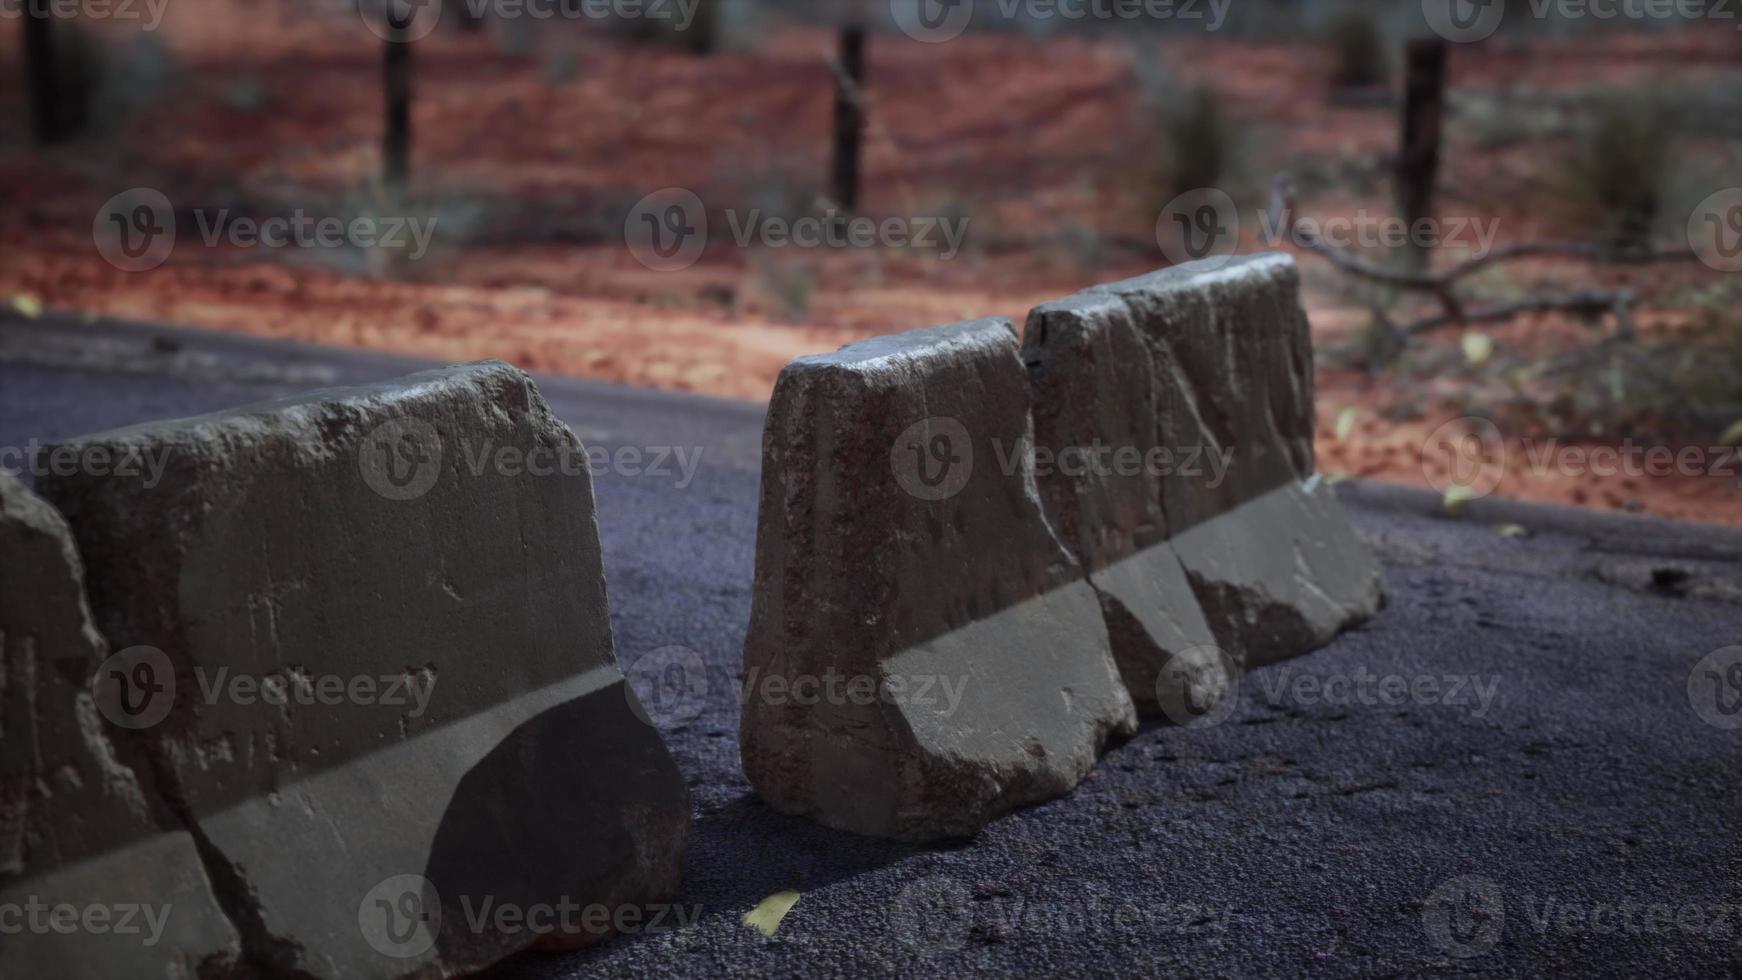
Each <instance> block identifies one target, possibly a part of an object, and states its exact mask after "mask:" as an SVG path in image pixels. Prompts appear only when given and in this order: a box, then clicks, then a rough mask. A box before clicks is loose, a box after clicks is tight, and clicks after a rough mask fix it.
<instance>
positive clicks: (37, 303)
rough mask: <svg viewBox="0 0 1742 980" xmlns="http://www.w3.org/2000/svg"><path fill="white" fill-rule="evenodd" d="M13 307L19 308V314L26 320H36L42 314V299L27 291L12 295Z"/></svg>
mask: <svg viewBox="0 0 1742 980" xmlns="http://www.w3.org/2000/svg"><path fill="white" fill-rule="evenodd" d="M12 308H13V309H15V310H17V311H18V315H19V316H22V317H24V318H25V319H26V320H34V319H36V318H37V317H39V316H41V315H42V300H39V299H37V298H36V297H35V296H31V295H29V294H27V293H20V294H19V295H17V296H14V297H12Z"/></svg>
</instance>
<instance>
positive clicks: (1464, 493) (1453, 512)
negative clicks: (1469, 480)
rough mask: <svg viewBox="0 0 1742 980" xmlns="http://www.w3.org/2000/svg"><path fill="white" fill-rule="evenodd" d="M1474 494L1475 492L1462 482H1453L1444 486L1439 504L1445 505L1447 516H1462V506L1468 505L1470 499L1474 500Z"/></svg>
mask: <svg viewBox="0 0 1742 980" xmlns="http://www.w3.org/2000/svg"><path fill="white" fill-rule="evenodd" d="M1476 496H1477V494H1476V492H1475V491H1474V490H1471V489H1470V488H1469V487H1467V486H1464V485H1463V484H1462V483H1454V484H1452V485H1451V486H1449V487H1447V488H1446V495H1445V497H1444V499H1443V500H1442V501H1441V504H1442V505H1443V506H1444V507H1445V509H1446V515H1447V516H1448V517H1462V516H1464V508H1465V507H1467V506H1469V504H1470V501H1472V500H1475V499H1476Z"/></svg>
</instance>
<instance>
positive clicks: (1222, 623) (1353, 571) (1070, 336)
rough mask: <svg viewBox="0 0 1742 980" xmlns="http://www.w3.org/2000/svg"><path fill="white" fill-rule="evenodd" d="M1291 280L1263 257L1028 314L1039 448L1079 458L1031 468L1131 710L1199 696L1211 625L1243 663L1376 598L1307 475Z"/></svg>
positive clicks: (1344, 529) (1374, 573)
mask: <svg viewBox="0 0 1742 980" xmlns="http://www.w3.org/2000/svg"><path fill="white" fill-rule="evenodd" d="M1299 291H1300V284H1299V277H1298V273H1297V272H1296V270H1295V266H1294V262H1293V260H1292V259H1290V258H1289V257H1288V256H1286V255H1282V254H1267V255H1258V256H1251V257H1245V258H1240V259H1228V260H1212V261H1209V262H1202V263H1192V264H1188V265H1183V266H1178V267H1176V268H1173V269H1168V270H1165V271H1162V272H1157V273H1153V274H1151V275H1147V276H1143V277H1140V278H1137V279H1130V280H1126V281H1124V282H1117V283H1113V284H1110V285H1105V286H1097V287H1094V288H1092V289H1089V290H1086V291H1084V292H1082V293H1078V294H1077V295H1075V296H1071V297H1068V298H1066V299H1064V300H1060V301H1058V302H1055V303H1049V304H1046V305H1044V306H1041V307H1039V308H1037V309H1035V310H1034V311H1033V312H1032V313H1031V314H1030V316H1029V320H1028V324H1027V328H1026V336H1025V338H1024V348H1023V356H1024V358H1025V360H1026V361H1027V363H1028V364H1029V366H1030V371H1031V374H1032V377H1033V379H1034V386H1035V410H1034V414H1035V432H1036V447H1037V453H1039V454H1040V455H1041V456H1042V457H1043V458H1045V457H1049V456H1050V457H1052V458H1055V459H1056V458H1061V457H1064V456H1066V455H1068V454H1071V453H1073V452H1074V453H1077V454H1078V455H1079V456H1085V455H1088V456H1089V457H1090V462H1088V464H1087V465H1083V466H1075V467H1069V468H1067V467H1063V466H1055V467H1053V468H1052V469H1051V470H1050V471H1049V472H1046V473H1043V475H1042V487H1043V491H1044V495H1045V498H1046V500H1047V503H1048V507H1049V511H1050V512H1051V513H1052V514H1053V515H1054V517H1055V519H1056V521H1057V523H1058V525H1059V526H1060V528H1061V531H1062V534H1063V537H1064V539H1065V541H1066V543H1067V544H1068V545H1069V546H1070V547H1071V549H1072V551H1073V552H1074V553H1075V554H1076V555H1077V556H1078V557H1079V558H1080V559H1081V560H1082V561H1083V562H1084V564H1085V566H1086V567H1087V568H1088V569H1089V571H1090V574H1091V579H1092V581H1094V582H1095V584H1096V586H1097V588H1098V590H1099V592H1100V594H1101V597H1102V601H1103V604H1104V607H1105V608H1106V609H1107V611H1108V617H1109V623H1110V624H1113V623H1118V624H1124V628H1123V629H1120V628H1115V629H1114V638H1115V653H1116V654H1117V655H1118V657H1119V660H1120V666H1121V669H1122V670H1123V672H1124V674H1125V676H1126V678H1127V680H1128V681H1129V682H1130V683H1131V684H1132V688H1133V695H1134V696H1135V697H1137V698H1138V699H1139V701H1140V702H1141V703H1145V704H1156V703H1159V704H1160V706H1162V707H1163V708H1164V709H1167V708H1169V707H1170V705H1171V704H1176V703H1178V702H1180V701H1181V700H1182V699H1185V698H1188V697H1189V698H1190V699H1191V700H1192V701H1193V702H1195V703H1196V704H1197V705H1198V706H1199V707H1201V706H1202V705H1203V704H1205V703H1206V702H1205V697H1206V695H1207V694H1210V693H1213V691H1214V689H1215V688H1216V687H1217V685H1218V682H1219V681H1220V680H1221V679H1222V678H1223V676H1224V674H1225V671H1224V670H1222V669H1217V668H1216V667H1215V665H1214V662H1213V659H1210V658H1206V657H1205V656H1204V650H1205V649H1206V646H1205V644H1206V643H1207V642H1209V641H1210V640H1211V639H1212V638H1213V642H1214V644H1215V645H1216V646H1217V647H1219V648H1221V650H1223V651H1225V652H1226V654H1227V656H1228V657H1230V658H1232V659H1233V660H1234V661H1235V666H1237V667H1250V666H1256V665H1260V664H1265V663H1270V662H1274V661H1276V660H1279V659H1283V658H1285V657H1290V656H1294V655H1297V654H1300V653H1304V652H1306V651H1308V650H1311V649H1313V648H1314V647H1317V646H1320V645H1322V644H1323V643H1325V642H1327V641H1329V640H1330V639H1331V638H1332V637H1333V636H1335V635H1336V634H1337V633H1338V632H1340V631H1341V630H1343V629H1346V628H1347V627H1349V626H1351V625H1354V624H1356V623H1359V622H1361V621H1362V620H1364V619H1366V618H1368V617H1369V616H1371V615H1373V613H1374V612H1376V611H1377V610H1378V608H1379V606H1380V604H1381V603H1382V601H1383V591H1382V582H1381V575H1380V570H1379V566H1378V563H1377V561H1376V560H1375V559H1374V558H1373V556H1372V554H1371V553H1370V552H1369V550H1368V549H1367V548H1366V547H1365V546H1364V545H1363V544H1362V543H1361V542H1360V541H1359V539H1358V538H1357V537H1356V536H1355V533H1354V529H1353V528H1352V527H1351V526H1350V525H1349V523H1348V520H1347V518H1346V517H1345V516H1344V514H1343V513H1342V509H1341V507H1340V505H1339V504H1338V503H1337V501H1336V499H1335V497H1334V496H1333V495H1332V493H1331V491H1330V489H1329V487H1328V486H1326V485H1325V484H1324V483H1323V482H1322V481H1321V480H1319V479H1318V478H1317V477H1316V476H1315V475H1314V468H1313V444H1312V440H1313V425H1314V415H1313V397H1312V384H1313V366H1312V342H1311V337H1310V334H1309V333H1308V327H1307V320H1306V314H1305V312H1304V311H1303V310H1302V309H1301V306H1300V299H1299ZM1188 582H1189V585H1190V590H1189V592H1188V590H1187V589H1185V588H1183V587H1182V586H1183V585H1185V584H1186V583H1188ZM1194 597H1195V599H1196V602H1195V603H1194V602H1193V601H1192V600H1193V598H1194ZM1197 607H1201V609H1202V614H1201V615H1200V614H1199V613H1198V611H1197ZM1182 653H1183V654H1184V656H1183V657H1176V655H1178V654H1182ZM1170 658H1171V662H1172V666H1171V667H1167V665H1168V664H1169V663H1170ZM1164 667H1166V669H1164ZM1151 691H1153V692H1154V693H1153V694H1150V693H1149V692H1151ZM1169 713H1172V711H1171V710H1170V711H1169Z"/></svg>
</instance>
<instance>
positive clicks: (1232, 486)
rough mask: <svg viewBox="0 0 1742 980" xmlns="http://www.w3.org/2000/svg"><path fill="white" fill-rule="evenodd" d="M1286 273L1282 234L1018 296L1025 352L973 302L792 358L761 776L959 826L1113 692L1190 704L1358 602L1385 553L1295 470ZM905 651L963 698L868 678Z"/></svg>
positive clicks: (774, 530)
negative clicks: (901, 691) (1224, 257)
mask: <svg viewBox="0 0 1742 980" xmlns="http://www.w3.org/2000/svg"><path fill="white" fill-rule="evenodd" d="M1298 292H1299V283H1298V281H1297V278H1296V272H1295V269H1294V265H1293V262H1292V261H1291V260H1290V259H1288V258H1287V257H1286V256H1281V255H1269V256H1258V257H1253V258H1248V259H1240V260H1234V261H1232V262H1227V263H1218V264H1216V265H1208V264H1198V265H1189V266H1182V267H1179V268H1176V269H1173V270H1169V271H1167V272H1162V273H1157V274H1155V275H1151V276H1146V277H1143V278H1140V279H1133V280H1130V281H1128V282H1122V283H1115V284H1113V285H1110V286H1102V287H1097V288H1095V289H1091V290H1088V291H1086V292H1083V293H1080V294H1078V295H1076V296H1072V297H1069V298H1067V299H1065V300H1061V301H1059V302H1056V303H1050V304H1047V305H1045V306H1042V307H1040V308H1038V309H1036V310H1035V311H1034V312H1033V314H1032V315H1031V316H1030V318H1029V321H1028V326H1027V333H1026V338H1025V341H1024V344H1023V346H1022V349H1021V361H1018V360H1017V357H1016V354H1017V351H1016V348H1015V343H1014V340H1013V338H1012V335H1011V334H1010V332H1009V330H1008V325H1007V324H1006V323H1004V322H1003V321H999V320H982V321H976V322H973V323H965V324H956V325H954V326H949V327H936V328H932V329H928V330H916V331H912V332H910V333H906V334H901V335H898V336H894V337H885V338H881V339H878V340H873V341H868V342H866V343H862V344H855V345H852V346H849V347H846V348H843V349H842V350H841V351H839V352H838V353H835V354H831V355H827V356H822V357H810V358H801V359H799V360H797V361H794V362H793V363H792V364H791V365H789V366H788V367H787V369H786V370H785V371H784V372H782V374H781V377H780V380H779V382H778V383H777V384H776V387H775V393H774V399H773V401H772V403H771V404H770V406H769V412H768V422H767V427H766V430H765V432H764V441H763V458H764V461H763V474H762V480H763V482H762V500H761V505H760V506H761V511H760V518H759V520H760V523H759V528H758V537H757V555H756V589H755V597H754V604H753V608H752V613H751V623H750V633H749V637H748V639H747V641H746V645H745V667H746V686H747V690H746V698H745V705H744V715H743V753H744V768H745V771H746V772H747V773H748V774H749V776H750V780H751V782H752V783H753V784H754V785H755V787H756V789H757V791H758V792H760V793H761V794H762V796H763V797H764V798H765V799H767V800H768V801H769V802H770V803H771V804H773V805H774V806H776V807H777V808H780V809H782V810H787V811H790V812H795V813H801V814H806V815H809V816H813V817H815V818H816V819H819V820H821V821H823V822H824V823H827V824H830V825H832V826H837V827H844V828H847V829H850V830H856V831H861V832H865V833H871V834H881V835H886V836H894V837H906V838H927V837H937V836H950V835H961V834H967V833H972V832H973V831H975V830H977V829H978V828H979V827H981V826H982V825H984V824H985V822H986V821H988V820H990V819H991V818H993V817H995V816H997V815H998V814H1000V813H1002V812H1004V811H1006V810H1008V809H1010V808H1012V807H1014V806H1016V805H1019V804H1022V803H1028V802H1034V801H1036V800H1039V799H1042V798H1045V797H1048V796H1053V795H1057V794H1060V793H1064V792H1066V791H1068V790H1069V789H1070V788H1071V787H1072V786H1074V785H1075V784H1076V782H1077V781H1079V780H1080V779H1081V778H1082V777H1083V776H1084V775H1085V774H1086V773H1087V771H1088V769H1089V767H1090V766H1091V765H1092V764H1093V760H1094V758H1095V755H1096V753H1097V751H1098V749H1099V748H1100V746H1101V745H1102V744H1103V742H1104V740H1105V739H1106V737H1107V736H1108V735H1109V734H1113V733H1118V732H1124V731H1128V730H1129V729H1130V727H1131V717H1130V710H1131V707H1132V705H1133V703H1135V705H1137V706H1140V707H1142V708H1144V709H1148V710H1155V711H1159V712H1162V713H1165V714H1167V715H1169V716H1170V717H1172V718H1174V719H1175V720H1178V721H1187V720H1189V719H1191V718H1192V717H1194V716H1196V715H1200V714H1202V713H1204V712H1205V711H1208V710H1209V709H1210V708H1211V707H1213V706H1214V705H1215V704H1216V702H1218V701H1219V700H1221V699H1222V698H1223V697H1224V696H1225V695H1226V694H1227V692H1228V691H1229V690H1230V689H1231V686H1232V683H1233V681H1234V680H1236V679H1237V675H1238V673H1239V671H1240V670H1241V669H1243V668H1245V667H1249V666H1253V665H1257V664H1263V663H1268V662H1271V661H1274V660H1277V659H1281V658H1283V657H1288V656H1293V655H1296V654H1300V653H1304V652H1306V651H1307V650H1310V649H1312V648H1313V647H1316V646H1318V645H1320V644H1322V643H1324V642H1326V641H1328V640H1329V639H1330V638H1331V637H1333V636H1334V635H1336V633H1337V632H1338V631H1340V630H1342V629H1345V628H1347V627H1348V626H1350V625H1353V624H1355V623H1357V622H1360V621H1361V620H1363V619H1365V618H1366V617H1368V616H1370V615H1372V614H1373V613H1374V612H1375V611H1376V610H1377V609H1378V607H1379V605H1380V603H1381V601H1382V591H1381V581H1380V572H1379V566H1378V564H1377V562H1375V561H1374V559H1373V557H1372V556H1371V554H1369V552H1368V551H1367V549H1366V548H1365V547H1364V546H1363V545H1362V544H1361V542H1360V541H1359V540H1358V539H1357V538H1356V536H1355V533H1354V531H1353V529H1352V528H1351V527H1350V526H1349V524H1348V521H1347V519H1346V518H1345V517H1344V515H1343V514H1342V511H1341V509H1340V508H1339V506H1338V504H1337V502H1336V500H1335V498H1334V497H1333V496H1332V495H1331V493H1330V491H1329V489H1328V488H1327V487H1326V486H1325V485H1324V484H1323V483H1322V482H1321V481H1320V480H1319V479H1318V478H1317V477H1316V476H1315V475H1314V473H1313V447H1312V436H1313V404H1312V353H1311V341H1310V338H1309V335H1308V333H1307V323H1306V317H1305V314H1304V312H1303V311H1302V310H1301V307H1300V302H1299V297H1298ZM1024 365H1026V367H1024ZM1067 556H1068V557H1067ZM1109 654H1110V655H1111V657H1112V661H1113V663H1114V664H1115V666H1114V668H1113V669H1114V670H1116V672H1117V676H1118V678H1119V679H1120V681H1122V683H1113V684H1109V682H1108V674H1109V660H1108V657H1109ZM915 674H925V675H942V676H943V677H946V678H954V679H956V680H958V681H960V682H963V683H964V692H965V695H966V696H965V697H964V698H963V699H962V700H961V702H960V703H959V704H957V703H949V704H936V703H934V704H921V703H917V702H916V701H914V700H911V699H910V700H907V701H903V700H901V699H899V698H895V697H891V696H890V691H889V690H888V688H889V687H890V685H891V683H892V682H894V681H901V682H903V687H910V686H911V678H912V676H913V675H915ZM831 678H835V679H839V680H842V681H847V682H852V681H860V680H862V682H863V686H862V690H863V691H864V692H865V693H866V695H867V697H866V699H865V700H863V701H860V702H855V701H853V700H852V699H851V698H850V697H846V696H836V697H830V696H828V695H827V694H820V695H819V694H818V692H821V691H824V690H825V689H826V688H827V685H828V683H829V680H830V679H831ZM770 682H774V686H773V687H772V688H771V687H770ZM807 684H808V687H802V686H803V685H807ZM1121 689H1123V691H1124V692H1125V693H1128V697H1126V696H1121V694H1122V691H1121ZM843 690H845V688H843ZM805 692H809V694H808V695H807V694H806V693H805Z"/></svg>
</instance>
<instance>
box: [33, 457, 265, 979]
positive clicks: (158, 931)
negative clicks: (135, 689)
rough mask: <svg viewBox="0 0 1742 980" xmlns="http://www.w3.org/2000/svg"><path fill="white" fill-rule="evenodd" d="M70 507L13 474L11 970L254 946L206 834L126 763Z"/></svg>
mask: <svg viewBox="0 0 1742 980" xmlns="http://www.w3.org/2000/svg"><path fill="white" fill-rule="evenodd" d="M107 659H108V648H107V644H106V643H105V642H104V641H103V638H102V637H101V636H100V635H98V633H97V630H96V627H95V626H94V625H93V624H92V622H91V615H90V610H89V607H88V605H87V603H86V599H85V586H84V571H83V567H82V565H81V563H80V560H79V555H78V551H77V549H76V548H75V546H74V544H73V539H72V534H71V532H69V531H68V529H67V526H66V522H65V521H64V520H62V518H61V516H60V514H59V513H57V512H56V511H55V510H54V508H53V507H51V506H49V505H48V503H47V502H45V501H43V500H42V499H41V498H39V497H37V496H36V495H35V494H33V493H31V492H30V490H29V489H27V488H26V487H25V486H24V485H23V484H21V483H19V482H18V480H16V479H15V478H13V477H12V476H10V475H8V474H5V473H0V916H4V922H3V923H0V925H3V926H4V932H5V935H4V938H0V978H8V980H11V978H17V980H24V978H36V977H90V978H109V977H115V978H121V977H174V976H192V975H194V973H195V972H196V970H197V969H199V968H200V967H201V966H208V967H209V966H213V965H223V964H230V963H233V962H235V960H236V958H237V957H238V956H239V955H240V952H241V947H240V943H239V940H238V937H237V935H236V933H235V930H234V929H233V928H232V927H231V924H230V921H229V919H228V918H227V917H226V916H225V914H224V912H223V910H222V909H221V908H220V907H219V905H218V900H217V896H216V895H215V894H214V892H213V890H212V888H211V884H210V882H209V881H208V880H207V879H206V875H205V871H204V868H203V867H202V865H201V863H200V859H199V855H198V853H197V851H196V845H195V842H194V838H193V837H192V836H191V835H190V834H188V833H186V832H185V831H182V830H179V829H168V830H166V829H163V828H165V827H169V828H175V823H174V820H173V817H172V815H171V814H169V813H167V812H166V811H165V810H164V808H163V807H162V806H161V805H159V803H158V801H157V800H156V799H155V797H154V795H153V793H152V792H151V789H152V787H151V786H150V785H149V774H146V776H145V777H144V778H145V780H146V782H145V784H144V785H142V781H141V776H140V775H139V774H137V773H136V772H135V771H134V769H133V768H132V767H131V766H130V765H129V764H128V763H127V762H126V761H123V760H124V756H126V755H130V754H131V753H130V747H129V746H127V745H126V744H125V741H124V739H125V735H126V732H125V731H124V730H123V731H117V730H114V729H113V728H112V726H110V725H108V724H106V723H105V721H104V719H103V717H102V714H103V712H102V709H101V708H100V707H99V705H98V703H97V700H96V698H95V697H94V696H93V692H94V690H95V689H96V682H97V681H98V680H99V677H100V671H102V670H103V669H104V664H105V661H106V660H107Z"/></svg>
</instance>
